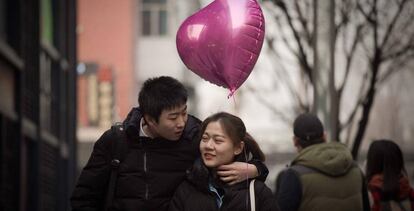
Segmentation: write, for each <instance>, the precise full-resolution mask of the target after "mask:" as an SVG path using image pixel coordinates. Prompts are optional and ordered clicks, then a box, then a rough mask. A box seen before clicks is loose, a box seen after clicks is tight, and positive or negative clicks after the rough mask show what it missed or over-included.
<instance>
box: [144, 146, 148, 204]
mask: <svg viewBox="0 0 414 211" xmlns="http://www.w3.org/2000/svg"><path fill="white" fill-rule="evenodd" d="M144 175H145V177H147V152H145V151H144ZM145 180H146V179H145ZM148 191H149V190H148V183H147V181H146V182H145V200H148Z"/></svg>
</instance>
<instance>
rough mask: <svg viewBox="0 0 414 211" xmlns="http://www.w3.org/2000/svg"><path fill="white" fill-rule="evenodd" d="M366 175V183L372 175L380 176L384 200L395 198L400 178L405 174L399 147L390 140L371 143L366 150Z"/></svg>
mask: <svg viewBox="0 0 414 211" xmlns="http://www.w3.org/2000/svg"><path fill="white" fill-rule="evenodd" d="M366 174H367V180H368V181H370V180H371V179H372V177H373V176H374V175H376V174H382V175H383V180H384V183H383V194H384V196H383V197H384V199H395V198H397V197H398V192H399V180H400V177H401V175H402V174H406V170H405V168H404V159H403V155H402V152H401V149H400V147H398V145H397V144H396V143H394V142H393V141H390V140H376V141H374V142H372V143H371V145H370V147H369V150H368V156H367V166H366Z"/></svg>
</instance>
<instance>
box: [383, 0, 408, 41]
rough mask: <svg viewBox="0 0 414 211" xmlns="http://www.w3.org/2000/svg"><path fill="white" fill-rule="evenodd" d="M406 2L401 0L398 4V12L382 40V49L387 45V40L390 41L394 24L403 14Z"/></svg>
mask: <svg viewBox="0 0 414 211" xmlns="http://www.w3.org/2000/svg"><path fill="white" fill-rule="evenodd" d="M406 2H407V0H402V1H401V2H400V4H399V5H398V9H397V12H395V14H394V16H393V18H392V20H391V22H390V24H388V26H387V28H386V32H385V35H384V38H383V40H382V42H381V45H380V48H381V49H383V48H384V47H385V45H386V44H387V41H388V39H389V37H390V36H391V34H392V30H393V29H394V26H395V24H396V22H397V21H398V18H399V17H400V16H401V11H402V10H403V8H404V5H405V3H406Z"/></svg>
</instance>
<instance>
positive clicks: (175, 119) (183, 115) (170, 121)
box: [148, 104, 188, 141]
mask: <svg viewBox="0 0 414 211" xmlns="http://www.w3.org/2000/svg"><path fill="white" fill-rule="evenodd" d="M187 119H188V115H187V105H186V104H183V105H180V106H177V107H175V108H173V109H170V110H163V111H162V112H161V115H160V117H159V120H158V123H157V122H156V121H155V120H154V119H152V118H149V121H148V125H149V129H150V131H151V133H152V134H153V135H154V137H162V138H165V139H168V140H171V141H177V140H178V139H180V137H181V135H182V133H183V131H184V127H185V124H186V123H187Z"/></svg>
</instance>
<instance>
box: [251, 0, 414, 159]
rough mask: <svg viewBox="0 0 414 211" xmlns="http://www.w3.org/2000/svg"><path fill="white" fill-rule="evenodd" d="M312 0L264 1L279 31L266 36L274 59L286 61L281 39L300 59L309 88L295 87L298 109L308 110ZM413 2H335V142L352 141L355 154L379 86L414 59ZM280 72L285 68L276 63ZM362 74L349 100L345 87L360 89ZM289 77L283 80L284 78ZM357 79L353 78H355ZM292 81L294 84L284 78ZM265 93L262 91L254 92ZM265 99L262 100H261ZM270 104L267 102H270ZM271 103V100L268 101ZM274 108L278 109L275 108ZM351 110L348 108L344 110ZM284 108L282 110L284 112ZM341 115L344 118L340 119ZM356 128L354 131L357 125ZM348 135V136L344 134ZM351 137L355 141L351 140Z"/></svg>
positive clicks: (290, 84)
mask: <svg viewBox="0 0 414 211" xmlns="http://www.w3.org/2000/svg"><path fill="white" fill-rule="evenodd" d="M313 3H314V2H313V1H312V0H293V1H285V0H270V1H267V2H265V5H266V6H267V8H268V9H269V11H271V12H272V16H273V17H272V19H273V21H274V23H275V26H277V27H278V29H279V31H280V33H278V34H277V35H276V36H267V38H266V42H267V44H268V46H269V51H271V52H272V54H273V55H275V57H274V58H275V60H279V59H280V60H283V55H284V54H283V53H281V52H278V50H277V47H275V45H276V43H277V44H280V43H282V44H283V45H284V46H285V49H288V51H290V53H291V54H292V55H293V56H294V58H295V59H296V62H297V65H298V68H299V69H300V70H301V71H302V72H303V74H302V76H303V78H302V80H303V83H304V84H305V85H304V86H303V87H304V88H305V92H303V91H302V92H300V91H301V90H299V89H297V88H295V87H291V88H289V90H290V92H291V94H292V96H293V98H294V99H296V101H295V103H296V104H297V105H296V106H295V109H294V110H295V112H303V111H309V110H310V108H312V100H307V99H311V97H309V95H311V94H309V93H311V92H309V90H307V89H313V87H314V86H313V80H312V74H313V72H314V71H316V70H315V69H314V64H313V63H312V58H313V53H314V51H313V50H314V49H313V48H312V46H313V45H312V44H313V41H314V35H313V34H314V33H313V32H314V26H313V22H312V20H313ZM413 18H414V1H412V0H343V1H337V2H336V17H335V46H336V47H335V49H336V51H335V57H336V58H339V59H337V61H339V62H337V64H335V71H337V73H336V75H337V77H336V80H335V81H334V84H335V90H334V92H335V93H336V99H333V101H334V105H333V106H334V108H333V110H334V109H336V110H337V111H338V112H337V113H332V115H337V116H338V118H336V119H337V120H338V121H337V122H334V123H332V125H331V128H333V127H335V128H336V130H334V131H336V134H334V137H336V141H343V142H345V143H348V144H351V143H352V154H353V156H354V158H355V159H356V158H357V156H358V152H359V148H360V145H361V142H362V140H363V139H364V134H365V131H366V128H367V125H368V123H369V117H370V113H371V109H372V106H373V103H374V101H375V96H376V94H377V90H378V88H379V87H381V86H383V84H384V82H385V81H387V80H388V79H389V78H390V77H392V76H393V75H394V74H395V73H397V72H398V71H401V70H404V69H406V66H407V64H408V63H409V62H411V60H412V59H413V58H414V21H412V20H413ZM275 71H286V70H283V68H280V67H279V68H275ZM355 77H357V78H358V80H357V81H359V82H360V83H359V88H358V89H356V93H355V94H354V95H353V98H354V99H352V100H350V99H348V97H347V98H346V99H344V97H343V96H344V91H345V90H347V89H352V88H353V89H355V84H356V82H355V81H354V80H353V79H354V78H355ZM282 80H284V79H282ZM350 80H352V83H350ZM285 84H286V85H287V86H292V85H293V83H291V82H285ZM255 96H256V97H258V98H260V95H255ZM260 100H262V99H259V101H260ZM345 100H346V101H353V102H354V105H353V106H351V107H350V108H351V109H349V108H348V106H347V108H346V109H343V108H342V107H341V105H343V103H344V101H345ZM265 105H266V104H265ZM267 106H268V107H272V106H273V105H272V104H267ZM272 110H277V109H275V108H272ZM345 110H347V112H345ZM280 113H281V112H280V111H279V115H281V114H280ZM340 117H342V118H340ZM354 127H356V128H355V130H354ZM343 137H345V140H341V138H343ZM351 139H352V141H351Z"/></svg>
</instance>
